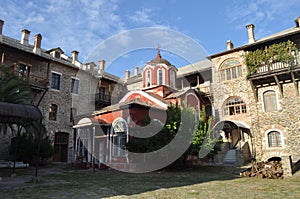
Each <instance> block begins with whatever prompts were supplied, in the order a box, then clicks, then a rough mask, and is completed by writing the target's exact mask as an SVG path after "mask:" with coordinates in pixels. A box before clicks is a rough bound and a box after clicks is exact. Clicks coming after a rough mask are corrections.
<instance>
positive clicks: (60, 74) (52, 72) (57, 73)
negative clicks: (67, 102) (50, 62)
mask: <svg viewBox="0 0 300 199" xmlns="http://www.w3.org/2000/svg"><path fill="white" fill-rule="evenodd" d="M52 74H56V75H59V76H60V79H59V88H58V89H56V88H52ZM61 80H62V73H59V72H55V71H51V82H50V88H51V90H55V91H60V90H61Z"/></svg>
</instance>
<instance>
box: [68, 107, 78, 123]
mask: <svg viewBox="0 0 300 199" xmlns="http://www.w3.org/2000/svg"><path fill="white" fill-rule="evenodd" d="M76 115H77V109H76V108H74V107H72V108H71V110H70V122H73V121H74V116H76Z"/></svg>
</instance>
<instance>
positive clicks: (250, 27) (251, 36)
mask: <svg viewBox="0 0 300 199" xmlns="http://www.w3.org/2000/svg"><path fill="white" fill-rule="evenodd" d="M254 27H255V26H254V25H253V24H248V25H246V28H247V30H248V43H249V44H251V43H254V42H255V38H254Z"/></svg>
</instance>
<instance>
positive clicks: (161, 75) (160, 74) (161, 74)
mask: <svg viewBox="0 0 300 199" xmlns="http://www.w3.org/2000/svg"><path fill="white" fill-rule="evenodd" d="M158 85H163V71H162V69H159V70H158Z"/></svg>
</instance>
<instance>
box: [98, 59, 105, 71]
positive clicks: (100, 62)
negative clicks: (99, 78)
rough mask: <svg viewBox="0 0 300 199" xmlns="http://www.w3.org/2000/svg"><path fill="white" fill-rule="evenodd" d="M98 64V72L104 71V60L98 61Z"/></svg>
mask: <svg viewBox="0 0 300 199" xmlns="http://www.w3.org/2000/svg"><path fill="white" fill-rule="evenodd" d="M98 64H99V71H101V72H102V71H104V70H105V60H99V61H98Z"/></svg>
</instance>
